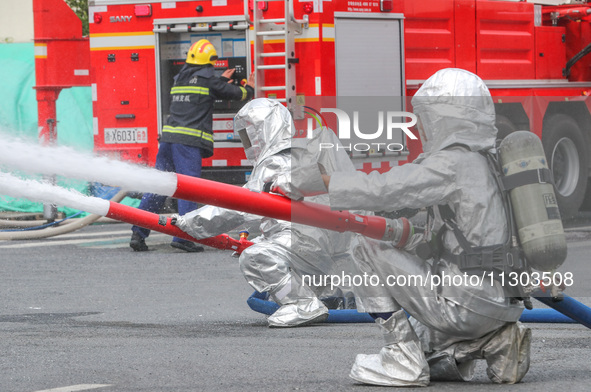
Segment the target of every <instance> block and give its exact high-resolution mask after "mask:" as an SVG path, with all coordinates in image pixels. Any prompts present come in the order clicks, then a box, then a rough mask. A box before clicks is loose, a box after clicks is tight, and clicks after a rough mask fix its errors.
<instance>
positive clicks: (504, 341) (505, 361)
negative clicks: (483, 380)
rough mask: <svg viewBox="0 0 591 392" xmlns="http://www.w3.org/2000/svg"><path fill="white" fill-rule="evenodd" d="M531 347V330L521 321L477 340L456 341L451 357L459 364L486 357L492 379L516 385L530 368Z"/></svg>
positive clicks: (498, 382)
mask: <svg viewBox="0 0 591 392" xmlns="http://www.w3.org/2000/svg"><path fill="white" fill-rule="evenodd" d="M530 347H531V329H529V328H527V327H525V326H524V325H523V324H521V323H520V322H516V323H507V324H506V325H505V326H504V327H501V328H500V329H498V330H497V331H494V332H491V333H490V334H488V335H486V336H484V337H482V338H480V339H477V340H474V341H472V342H466V343H459V344H458V345H457V347H456V348H455V354H454V356H455V358H456V360H457V361H458V362H459V363H462V362H466V361H470V360H473V359H485V360H486V364H487V365H488V368H487V369H486V374H487V375H488V378H490V380H491V381H492V382H494V383H497V384H515V383H518V382H519V381H521V379H522V378H523V377H524V376H525V374H526V373H527V371H528V370H529V363H530Z"/></svg>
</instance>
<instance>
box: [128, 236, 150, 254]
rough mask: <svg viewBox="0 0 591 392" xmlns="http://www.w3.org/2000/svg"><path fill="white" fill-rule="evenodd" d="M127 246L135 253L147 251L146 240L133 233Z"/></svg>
mask: <svg viewBox="0 0 591 392" xmlns="http://www.w3.org/2000/svg"><path fill="white" fill-rule="evenodd" d="M129 246H130V247H131V249H133V250H134V251H136V252H145V251H147V250H148V245H146V240H145V239H144V238H143V237H142V236H141V235H139V234H138V233H133V234H132V235H131V241H129Z"/></svg>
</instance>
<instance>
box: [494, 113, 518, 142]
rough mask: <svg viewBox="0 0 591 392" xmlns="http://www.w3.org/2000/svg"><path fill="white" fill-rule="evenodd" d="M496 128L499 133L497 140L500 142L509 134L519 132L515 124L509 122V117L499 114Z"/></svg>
mask: <svg viewBox="0 0 591 392" xmlns="http://www.w3.org/2000/svg"><path fill="white" fill-rule="evenodd" d="M495 126H496V127H497V130H498V131H499V132H498V133H497V139H499V140H503V139H504V138H506V137H507V135H508V134H510V133H513V132H515V131H516V130H517V127H516V126H515V124H513V121H511V120H509V118H508V117H507V116H504V115H502V114H497V117H496V119H495Z"/></svg>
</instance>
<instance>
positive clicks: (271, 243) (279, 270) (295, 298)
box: [177, 99, 355, 327]
mask: <svg viewBox="0 0 591 392" xmlns="http://www.w3.org/2000/svg"><path fill="white" fill-rule="evenodd" d="M234 129H235V130H236V131H237V132H238V133H239V134H240V136H241V138H242V140H243V144H244V145H245V153H246V157H247V158H248V159H249V161H250V162H251V163H252V164H253V169H252V174H251V175H250V178H249V180H248V182H247V183H246V185H245V187H246V188H247V189H250V190H252V191H255V192H262V191H263V190H264V187H265V184H273V186H274V187H280V188H281V189H282V191H283V192H284V193H285V194H287V195H289V196H290V197H292V198H296V199H300V198H301V197H302V195H301V194H300V193H299V191H298V187H297V184H298V183H299V182H307V183H309V179H310V178H314V179H317V180H318V181H317V182H316V183H314V184H312V188H317V190H318V191H320V192H322V193H326V187H325V186H324V183H323V182H322V180H321V179H320V170H321V169H320V167H322V170H324V172H325V173H328V174H332V173H333V172H335V171H336V170H340V171H341V170H344V171H348V172H354V171H355V168H354V166H353V164H352V163H351V161H350V160H349V157H348V156H347V154H346V153H345V152H344V151H342V150H341V151H340V152H335V151H333V150H321V149H320V148H319V146H320V143H332V144H335V143H338V139H337V138H336V136H335V134H334V132H333V131H331V130H330V129H327V128H319V129H316V130H314V132H313V137H312V138H307V137H304V138H294V137H293V136H294V134H295V127H294V125H293V121H292V118H291V115H290V113H289V111H288V110H287V109H286V108H285V107H284V106H283V105H281V104H280V103H278V102H274V101H271V100H268V99H255V100H253V101H251V102H250V103H248V104H246V105H245V106H244V107H243V108H242V109H241V110H240V111H239V112H238V114H237V115H236V117H235V118H234ZM319 164H320V165H321V166H320V165H319ZM292 169H293V170H292ZM308 185H309V184H308ZM308 188H310V187H309V186H308ZM312 193H314V192H312ZM306 200H310V201H314V202H316V203H322V204H328V196H327V195H326V194H322V195H319V196H313V197H309V198H308V197H307V198H306ZM237 202H238V201H237ZM256 225H258V226H259V228H260V231H261V232H262V236H260V237H258V238H255V239H254V240H253V241H254V242H255V244H254V245H252V246H250V247H249V248H247V249H246V250H244V251H243V252H242V254H241V255H240V258H239V264H240V268H241V270H242V273H243V274H244V276H245V278H246V280H247V281H248V283H249V284H250V285H251V286H252V287H253V288H254V289H256V290H257V291H259V292H268V293H269V294H270V296H271V298H272V299H273V300H274V301H275V302H276V303H277V304H279V305H280V308H279V309H278V310H277V311H276V312H275V313H274V314H273V315H271V316H270V317H269V318H268V323H269V326H271V327H293V326H301V325H306V324H309V323H312V322H319V321H323V320H325V319H326V318H327V317H328V309H327V307H326V306H325V305H324V304H323V303H322V301H320V300H319V298H318V296H319V295H320V294H323V295H327V296H328V295H332V294H338V295H342V294H343V292H338V293H329V292H328V289H327V288H326V287H325V286H318V287H316V286H313V285H309V286H306V285H303V284H302V275H304V274H306V275H316V276H324V275H330V274H332V273H338V272H339V271H343V270H346V269H347V268H349V265H350V263H351V258H350V254H351V252H350V244H351V238H352V235H351V234H347V233H345V234H341V233H337V232H331V231H327V230H322V229H318V228H314V227H310V226H304V225H297V224H292V223H290V222H285V221H279V220H276V219H273V218H267V217H260V216H255V215H251V214H247V213H243V212H239V211H233V210H228V209H223V208H219V207H214V206H205V207H202V208H199V209H197V210H195V211H193V212H191V213H188V214H186V215H184V216H182V217H179V218H178V222H177V226H179V227H180V228H181V229H182V230H183V231H185V232H186V233H188V234H190V235H191V236H193V237H195V238H197V239H201V238H207V237H212V236H215V235H218V234H221V233H224V232H227V231H229V230H233V229H248V228H252V227H255V226H256ZM318 281H319V280H318ZM351 296H352V294H351Z"/></svg>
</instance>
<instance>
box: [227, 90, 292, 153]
mask: <svg viewBox="0 0 591 392" xmlns="http://www.w3.org/2000/svg"><path fill="white" fill-rule="evenodd" d="M234 131H236V132H237V133H238V135H239V136H240V138H241V139H242V144H243V145H244V152H245V154H246V158H247V159H248V160H249V161H250V162H251V163H253V164H254V163H255V162H260V161H262V160H264V159H265V158H267V157H269V156H271V155H274V154H276V153H278V152H280V151H283V150H286V149H289V148H290V147H291V138H292V136H293V135H294V134H295V126H294V125H293V121H292V119H291V114H290V113H289V110H287V108H286V107H285V106H283V105H282V104H281V103H279V102H277V101H272V100H270V99H266V98H258V99H254V100H252V101H250V102H249V103H247V104H246V105H244V106H243V107H242V109H240V111H239V112H238V113H237V114H236V116H235V117H234Z"/></svg>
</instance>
